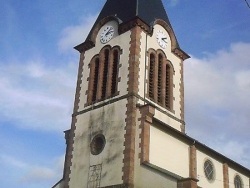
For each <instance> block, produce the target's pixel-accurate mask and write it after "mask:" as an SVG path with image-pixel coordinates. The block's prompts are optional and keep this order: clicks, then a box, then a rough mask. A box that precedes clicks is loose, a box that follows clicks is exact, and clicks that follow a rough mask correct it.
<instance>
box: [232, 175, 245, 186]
mask: <svg viewBox="0 0 250 188" xmlns="http://www.w3.org/2000/svg"><path fill="white" fill-rule="evenodd" d="M234 186H235V188H243V183H242V180H241V178H240V176H239V175H236V176H235V178H234Z"/></svg>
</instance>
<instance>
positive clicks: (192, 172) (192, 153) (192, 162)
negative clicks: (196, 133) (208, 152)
mask: <svg viewBox="0 0 250 188" xmlns="http://www.w3.org/2000/svg"><path fill="white" fill-rule="evenodd" d="M189 177H190V178H192V179H197V155H196V147H195V146H194V145H193V146H190V148H189Z"/></svg>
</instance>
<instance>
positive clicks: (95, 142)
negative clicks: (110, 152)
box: [90, 134, 106, 155]
mask: <svg viewBox="0 0 250 188" xmlns="http://www.w3.org/2000/svg"><path fill="white" fill-rule="evenodd" d="M105 144H106V140H105V137H104V135H103V134H98V135H96V136H95V137H94V138H93V139H92V141H91V143H90V151H91V153H92V155H98V154H100V153H101V152H102V150H103V149H104V147H105Z"/></svg>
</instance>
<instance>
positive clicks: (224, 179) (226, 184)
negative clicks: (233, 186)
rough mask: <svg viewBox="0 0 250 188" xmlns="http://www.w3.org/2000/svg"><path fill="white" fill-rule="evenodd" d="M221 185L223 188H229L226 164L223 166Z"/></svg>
mask: <svg viewBox="0 0 250 188" xmlns="http://www.w3.org/2000/svg"><path fill="white" fill-rule="evenodd" d="M223 184H224V188H229V174H228V164H227V163H224V164H223Z"/></svg>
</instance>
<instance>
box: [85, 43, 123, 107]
mask: <svg viewBox="0 0 250 188" xmlns="http://www.w3.org/2000/svg"><path fill="white" fill-rule="evenodd" d="M106 50H108V56H107V54H106V55H105V51H106ZM115 52H116V53H117V54H116V56H117V57H116V58H115V57H114V53H115ZM121 54H122V50H121V48H120V47H119V46H114V47H113V48H111V46H109V45H107V46H104V47H103V48H102V49H101V51H100V53H99V54H97V55H95V56H94V57H93V58H92V60H91V62H90V64H89V68H90V74H89V77H88V79H87V81H88V82H89V83H88V91H87V92H86V95H87V102H86V104H85V107H86V106H89V105H91V104H94V103H96V102H100V101H102V100H105V99H108V98H111V97H114V96H116V95H119V91H118V90H117V88H118V82H120V80H121V78H119V77H118V75H119V69H120V67H121V64H120V62H119V61H120V55H121ZM97 58H98V59H99V66H98V78H97V80H95V76H96V75H95V74H96V73H95V69H96V66H95V63H96V62H95V60H96V59H97ZM106 58H107V59H108V60H105V59H106ZM115 60H117V62H115ZM105 63H107V65H106V66H107V68H106V69H105ZM115 63H117V64H115ZM104 77H105V80H104ZM94 82H97V83H96V84H97V88H94V87H93V85H94ZM94 90H95V91H94ZM93 97H94V99H95V100H93Z"/></svg>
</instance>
